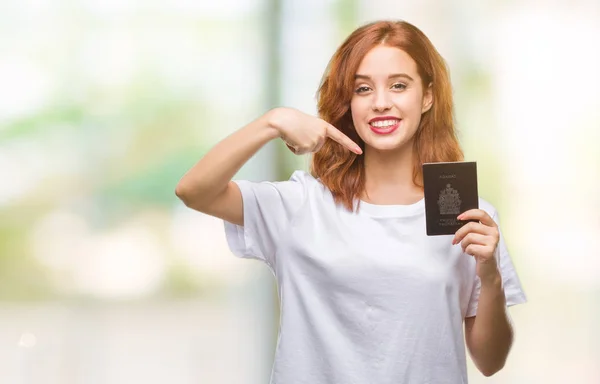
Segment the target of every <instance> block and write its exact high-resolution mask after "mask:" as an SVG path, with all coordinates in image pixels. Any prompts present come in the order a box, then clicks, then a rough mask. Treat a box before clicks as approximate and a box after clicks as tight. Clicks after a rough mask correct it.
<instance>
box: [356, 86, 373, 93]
mask: <svg viewBox="0 0 600 384" xmlns="http://www.w3.org/2000/svg"><path fill="white" fill-rule="evenodd" d="M370 89H371V88H369V87H367V86H365V85H363V86H362V87H358V88H356V90H354V92H355V93H365V92H367V91H369V90H370Z"/></svg>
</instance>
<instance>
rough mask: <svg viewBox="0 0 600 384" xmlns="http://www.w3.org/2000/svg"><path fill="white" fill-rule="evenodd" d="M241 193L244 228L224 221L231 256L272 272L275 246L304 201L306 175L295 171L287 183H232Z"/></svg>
mask: <svg viewBox="0 0 600 384" xmlns="http://www.w3.org/2000/svg"><path fill="white" fill-rule="evenodd" d="M235 183H236V184H237V185H238V186H239V188H240V191H241V193H242V202H243V209H244V225H243V226H240V225H236V224H233V223H230V222H227V221H225V222H224V223H225V237H226V239H227V244H228V246H229V249H230V250H231V252H232V253H233V254H234V255H235V256H237V257H242V258H250V259H257V260H261V261H263V262H265V263H266V264H267V265H268V266H269V267H271V269H272V270H273V271H274V270H275V264H276V260H275V254H276V251H277V245H278V242H279V241H280V239H281V237H282V235H283V234H284V232H285V231H286V230H287V229H288V228H289V227H290V224H291V221H292V219H293V217H294V216H295V214H296V213H297V212H298V211H299V210H300V208H301V206H302V204H303V202H304V199H305V197H306V183H307V175H306V173H305V172H303V171H296V172H294V173H293V174H292V176H291V178H290V179H289V180H287V181H279V182H268V181H264V182H251V181H247V180H239V181H235Z"/></svg>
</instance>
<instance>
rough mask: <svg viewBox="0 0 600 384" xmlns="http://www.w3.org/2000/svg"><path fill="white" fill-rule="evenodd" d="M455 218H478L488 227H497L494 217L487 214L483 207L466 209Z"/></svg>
mask: <svg viewBox="0 0 600 384" xmlns="http://www.w3.org/2000/svg"><path fill="white" fill-rule="evenodd" d="M457 219H458V220H478V221H480V222H481V223H482V224H485V225H487V226H489V227H497V226H498V225H497V224H496V222H495V221H494V219H492V218H491V217H490V215H488V213H487V212H486V211H484V210H483V209H469V210H468V211H466V212H463V213H461V214H460V215H458V217H457Z"/></svg>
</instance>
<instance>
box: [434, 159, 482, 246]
mask: <svg viewBox="0 0 600 384" xmlns="http://www.w3.org/2000/svg"><path fill="white" fill-rule="evenodd" d="M423 188H424V190H425V222H426V227H427V235H428V236H437V235H454V233H456V231H457V230H458V229H459V228H460V227H462V226H463V225H465V224H467V223H468V222H470V221H478V220H458V219H457V218H456V217H457V216H458V215H460V214H461V213H463V212H465V211H468V210H469V209H474V208H479V195H478V193H477V163H476V162H474V161H456V162H439V163H424V164H423Z"/></svg>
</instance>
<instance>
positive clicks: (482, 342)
mask: <svg viewBox="0 0 600 384" xmlns="http://www.w3.org/2000/svg"><path fill="white" fill-rule="evenodd" d="M470 339H471V340H470V343H469V349H470V352H471V356H472V358H473V361H474V362H475V365H476V366H477V367H478V368H479V370H480V371H481V372H482V373H483V374H485V375H486V376H490V375H493V374H494V373H496V372H497V371H499V370H500V369H502V367H503V366H504V363H505V362H506V358H507V357H508V352H509V350H510V347H511V345H512V341H513V330H512V326H511V324H510V320H509V316H508V313H507V309H506V298H505V295H504V289H503V286H502V278H501V276H500V274H498V276H497V277H496V278H494V279H491V280H489V281H482V284H481V292H480V295H479V305H478V308H477V315H476V317H475V321H474V324H473V329H472V331H471V332H470Z"/></svg>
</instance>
